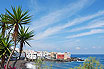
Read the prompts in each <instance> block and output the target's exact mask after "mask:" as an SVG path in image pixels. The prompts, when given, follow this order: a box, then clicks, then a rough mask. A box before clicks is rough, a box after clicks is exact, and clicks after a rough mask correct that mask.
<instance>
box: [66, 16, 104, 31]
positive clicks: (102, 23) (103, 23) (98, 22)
mask: <svg viewBox="0 0 104 69" xmlns="http://www.w3.org/2000/svg"><path fill="white" fill-rule="evenodd" d="M99 27H104V17H103V18H99V19H95V20H92V21H90V22H89V23H88V25H87V26H83V27H78V28H74V29H72V30H70V31H68V32H76V31H81V30H86V29H92V28H99Z"/></svg>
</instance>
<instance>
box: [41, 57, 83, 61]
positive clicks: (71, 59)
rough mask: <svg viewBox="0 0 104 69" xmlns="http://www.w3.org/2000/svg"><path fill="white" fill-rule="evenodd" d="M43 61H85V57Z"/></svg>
mask: <svg viewBox="0 0 104 69" xmlns="http://www.w3.org/2000/svg"><path fill="white" fill-rule="evenodd" d="M43 61H56V62H72V61H84V59H81V58H77V57H71V58H70V59H66V60H64V59H44V60H43Z"/></svg>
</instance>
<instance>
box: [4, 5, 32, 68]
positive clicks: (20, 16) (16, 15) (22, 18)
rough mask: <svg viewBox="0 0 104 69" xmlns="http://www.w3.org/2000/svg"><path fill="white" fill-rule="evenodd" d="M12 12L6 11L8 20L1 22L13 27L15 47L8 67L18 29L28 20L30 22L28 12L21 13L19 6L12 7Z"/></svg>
mask: <svg viewBox="0 0 104 69" xmlns="http://www.w3.org/2000/svg"><path fill="white" fill-rule="evenodd" d="M12 11H13V12H12V13H11V12H10V11H9V10H7V9H6V12H7V15H6V17H7V18H8V20H3V21H2V22H5V23H6V24H11V25H12V26H13V27H14V31H13V41H14V43H15V45H14V49H13V51H12V53H11V54H10V56H9V59H8V62H7V66H8V63H9V60H10V58H11V56H12V54H13V53H14V50H15V48H16V41H17V36H18V29H19V27H22V24H27V23H30V20H31V16H30V15H29V14H28V12H29V11H28V10H27V11H22V9H21V7H20V6H19V7H16V8H15V7H12Z"/></svg>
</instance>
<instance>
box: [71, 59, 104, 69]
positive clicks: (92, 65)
mask: <svg viewBox="0 0 104 69" xmlns="http://www.w3.org/2000/svg"><path fill="white" fill-rule="evenodd" d="M70 69H104V66H103V65H102V64H100V62H99V61H98V60H96V58H93V57H89V58H88V59H87V60H86V61H85V62H84V63H83V65H80V66H78V67H74V68H70Z"/></svg>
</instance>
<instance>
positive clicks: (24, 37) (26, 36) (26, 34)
mask: <svg viewBox="0 0 104 69" xmlns="http://www.w3.org/2000/svg"><path fill="white" fill-rule="evenodd" d="M28 30H29V27H28V28H27V29H25V27H24V28H21V29H20V30H19V34H18V42H20V56H19V58H20V57H21V53H22V51H23V46H24V45H25V43H26V44H27V45H29V46H31V45H30V44H29V43H28V41H29V40H32V37H33V36H34V32H33V31H28Z"/></svg>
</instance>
